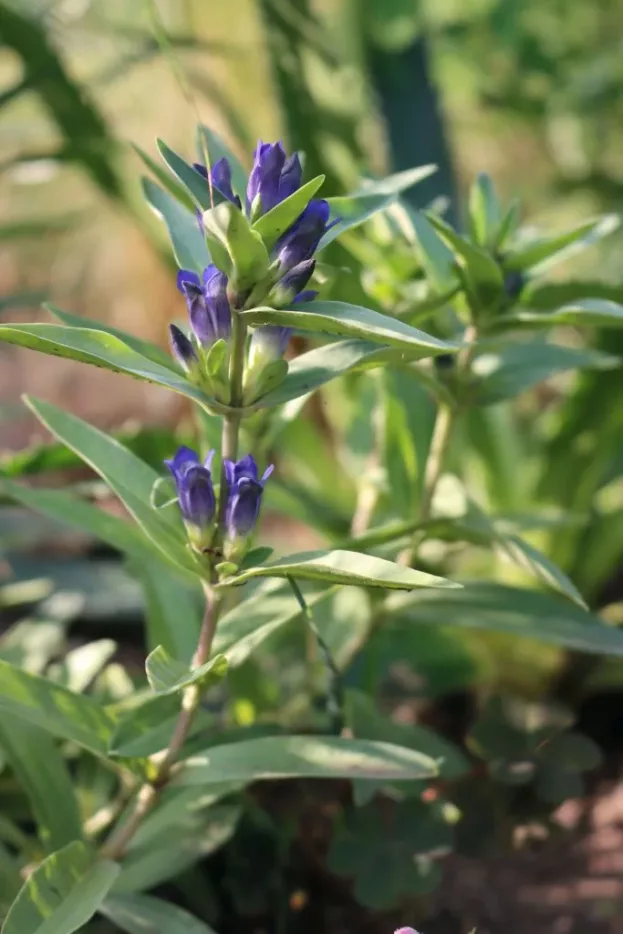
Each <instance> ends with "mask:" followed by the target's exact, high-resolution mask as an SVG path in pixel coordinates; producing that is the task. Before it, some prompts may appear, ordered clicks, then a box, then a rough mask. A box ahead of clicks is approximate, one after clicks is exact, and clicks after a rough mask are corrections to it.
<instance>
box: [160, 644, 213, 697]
mask: <svg viewBox="0 0 623 934" xmlns="http://www.w3.org/2000/svg"><path fill="white" fill-rule="evenodd" d="M145 670H146V672H147V680H148V681H149V684H150V686H151V689H152V690H153V691H155V692H156V693H157V694H177V693H178V692H179V691H183V690H184V689H185V688H187V687H190V685H191V684H198V685H199V686H200V688H201V689H202V690H207V688H209V687H211V686H212V685H214V684H218V682H219V681H222V680H223V678H224V677H225V675H226V674H227V659H226V658H225V656H224V655H215V656H214V658H211V659H210V661H208V662H206V663H205V664H203V665H200V666H199V667H198V668H189V667H188V665H185V664H184V663H183V662H180V661H178V660H177V659H176V658H171V656H170V655H169V654H168V652H167V651H166V650H165V649H164V648H163V647H162V646H161V645H159V646H158V647H157V648H155V649H154V650H153V652H150V654H149V655H148V656H147V660H146V662H145Z"/></svg>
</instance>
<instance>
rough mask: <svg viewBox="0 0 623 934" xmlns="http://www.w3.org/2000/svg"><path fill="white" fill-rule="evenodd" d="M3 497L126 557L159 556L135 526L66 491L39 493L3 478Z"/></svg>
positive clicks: (0, 488)
mask: <svg viewBox="0 0 623 934" xmlns="http://www.w3.org/2000/svg"><path fill="white" fill-rule="evenodd" d="M0 493H2V494H3V495H4V496H8V497H9V498H10V499H12V500H14V501H15V502H18V503H22V505H24V506H27V507H28V508H29V509H34V510H35V511H36V512H39V513H41V514H42V515H44V516H47V517H48V518H49V519H54V520H56V521H58V522H62V523H64V524H65V525H68V526H70V527H71V528H74V529H78V530H79V531H80V532H86V533H87V534H88V535H93V536H95V538H98V539H101V540H102V541H104V542H106V543H107V544H109V545H111V546H112V547H113V548H116V549H118V550H119V551H121V552H123V553H125V554H128V555H133V556H138V557H141V558H147V559H148V560H153V558H154V556H155V554H156V552H155V550H154V548H153V546H152V545H151V543H150V542H149V541H148V539H146V538H144V536H143V535H142V534H141V533H140V531H139V529H138V528H137V527H136V526H135V525H132V524H131V523H130V522H127V521H126V520H125V519H120V518H118V517H117V516H113V515H111V514H110V513H109V512H105V511H104V510H103V509H99V508H98V507H97V506H92V505H91V504H90V503H85V502H84V501H83V500H79V499H77V498H76V497H75V496H71V495H70V494H69V493H65V492H64V491H62V490H42V489H37V488H33V487H28V486H23V485H22V484H19V483H14V482H13V481H12V480H8V479H4V478H2V477H0Z"/></svg>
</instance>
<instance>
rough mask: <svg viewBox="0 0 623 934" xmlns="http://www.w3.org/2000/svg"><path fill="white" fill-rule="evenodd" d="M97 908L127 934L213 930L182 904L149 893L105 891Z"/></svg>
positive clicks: (205, 933)
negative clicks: (175, 903)
mask: <svg viewBox="0 0 623 934" xmlns="http://www.w3.org/2000/svg"><path fill="white" fill-rule="evenodd" d="M99 910H100V913H101V914H103V915H104V916H105V917H106V918H108V919H109V920H110V921H113V922H114V923H115V924H116V925H117V927H118V928H120V929H121V930H122V931H126V932H127V934H162V932H163V930H164V931H166V932H167V934H214V931H213V930H212V928H210V927H208V925H207V924H204V922H203V921H200V920H199V919H198V918H194V917H193V916H192V915H191V914H189V912H187V911H184V909H183V908H178V906H177V905H173V904H171V902H165V901H163V900H162V899H161V898H154V897H153V896H152V895H109V896H108V898H107V899H106V900H105V902H104V903H103V905H100V909H99Z"/></svg>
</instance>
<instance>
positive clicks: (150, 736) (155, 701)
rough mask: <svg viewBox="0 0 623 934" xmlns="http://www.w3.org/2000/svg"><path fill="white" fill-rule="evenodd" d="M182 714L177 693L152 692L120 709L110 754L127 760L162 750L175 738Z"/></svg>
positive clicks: (116, 714) (116, 715)
mask: <svg viewBox="0 0 623 934" xmlns="http://www.w3.org/2000/svg"><path fill="white" fill-rule="evenodd" d="M179 713H180V701H179V698H178V697H176V696H175V695H173V694H165V695H158V696H157V697H154V696H153V695H152V694H150V695H148V696H146V697H141V698H140V700H139V702H134V703H133V704H132V706H131V707H130V708H129V709H124V710H116V712H115V717H116V722H115V726H114V729H113V730H112V731H111V735H110V738H109V743H108V754H109V755H110V756H116V757H121V758H126V759H127V758H142V757H145V756H151V755H153V754H154V753H156V752H160V750H161V749H165V748H166V746H167V745H168V744H169V742H170V740H171V736H172V735H173V730H174V728H175V723H176V721H177V718H178V717H179ZM197 722H198V721H195V723H197Z"/></svg>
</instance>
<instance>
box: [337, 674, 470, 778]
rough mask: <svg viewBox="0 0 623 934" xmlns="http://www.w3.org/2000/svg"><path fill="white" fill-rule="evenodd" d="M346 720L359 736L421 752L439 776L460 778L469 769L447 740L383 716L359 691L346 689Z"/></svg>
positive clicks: (457, 751) (431, 731)
mask: <svg viewBox="0 0 623 934" xmlns="http://www.w3.org/2000/svg"><path fill="white" fill-rule="evenodd" d="M346 722H347V723H348V725H349V727H350V728H351V729H352V731H353V734H354V735H355V736H357V737H359V738H361V739H371V740H382V741H384V742H386V743H394V744H395V745H396V746H406V747H407V748H408V749H416V750H417V751H418V752H422V753H424V755H426V756H429V757H430V758H431V759H433V760H434V761H435V762H436V763H437V767H438V770H439V775H440V777H441V778H460V777H461V775H465V774H466V773H467V772H468V771H469V763H468V761H467V759H466V758H465V756H464V755H463V753H462V752H461V751H460V750H459V749H458V748H457V747H456V746H454V745H453V744H452V743H449V742H448V740H446V739H443V738H442V737H441V736H439V735H438V734H437V733H435V732H434V731H433V730H429V729H428V728H427V727H425V726H420V725H417V724H409V725H407V724H405V723H397V722H395V721H393V720H391V719H390V718H389V717H386V716H383V714H381V713H380V712H379V711H378V710H377V707H376V705H375V703H374V701H373V700H372V698H370V697H368V696H367V695H366V694H364V693H363V692H362V691H353V690H349V691H347V692H346Z"/></svg>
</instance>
